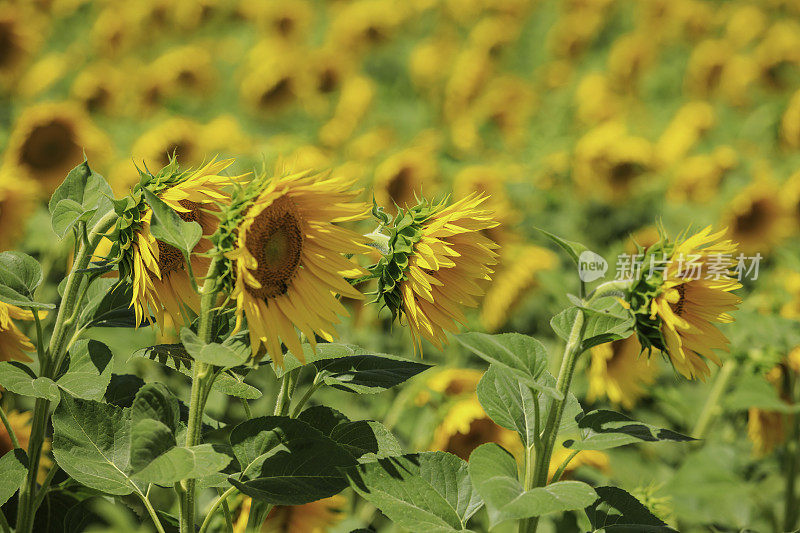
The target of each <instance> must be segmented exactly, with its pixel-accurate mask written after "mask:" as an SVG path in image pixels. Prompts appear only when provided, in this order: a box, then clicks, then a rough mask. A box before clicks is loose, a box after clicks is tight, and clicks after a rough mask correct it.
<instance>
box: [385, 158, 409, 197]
mask: <svg viewBox="0 0 800 533" xmlns="http://www.w3.org/2000/svg"><path fill="white" fill-rule="evenodd" d="M413 177H414V170H413V169H412V168H411V167H407V166H406V167H403V168H401V169H400V170H399V171H398V172H397V173H396V174H395V175H394V176H393V177H392V179H391V180H389V184H388V185H387V186H386V193H387V194H388V195H389V198H391V199H392V201H393V202H394V203H396V204H397V205H399V206H401V207H402V206H404V205H406V204H408V203H410V202H411V200H412V199H413V196H414V191H413V190H412V189H413V186H412V183H413Z"/></svg>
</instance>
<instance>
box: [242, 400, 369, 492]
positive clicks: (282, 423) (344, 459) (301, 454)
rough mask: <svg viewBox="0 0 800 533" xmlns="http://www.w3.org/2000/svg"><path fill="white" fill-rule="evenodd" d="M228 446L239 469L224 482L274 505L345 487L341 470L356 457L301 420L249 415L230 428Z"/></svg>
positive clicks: (352, 464) (349, 465)
mask: <svg viewBox="0 0 800 533" xmlns="http://www.w3.org/2000/svg"><path fill="white" fill-rule="evenodd" d="M230 442H231V447H232V449H233V453H234V455H235V456H236V459H237V460H238V461H239V465H240V466H241V468H242V471H241V473H240V474H238V475H237V476H236V477H230V478H229V481H230V482H231V483H232V484H233V485H235V486H236V487H237V488H238V489H239V490H240V491H241V492H242V493H244V494H247V495H248V496H251V497H253V498H256V499H259V500H263V501H266V502H268V503H272V504H275V505H302V504H305V503H309V502H313V501H316V500H319V499H322V498H327V497H330V496H333V495H335V494H337V493H338V492H340V491H341V490H342V489H344V488H345V487H346V486H347V481H346V480H345V477H344V474H343V473H342V470H341V469H347V468H352V467H353V466H355V465H356V464H357V463H356V460H355V459H354V458H353V456H352V455H351V454H350V453H349V452H348V451H347V450H345V449H344V448H343V447H342V446H340V445H339V444H337V443H336V442H334V441H333V440H332V439H331V438H329V437H327V436H325V435H323V434H322V433H321V432H320V431H318V430H316V429H314V428H313V427H311V426H310V425H308V424H306V423H305V422H303V421H301V420H295V419H292V418H289V417H282V416H265V417H260V418H253V419H250V420H247V421H245V422H242V423H241V424H239V425H238V426H236V427H235V428H234V429H233V431H232V432H231V435H230Z"/></svg>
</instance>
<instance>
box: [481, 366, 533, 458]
mask: <svg viewBox="0 0 800 533" xmlns="http://www.w3.org/2000/svg"><path fill="white" fill-rule="evenodd" d="M538 396H539V395H538V394H537V393H536V392H535V391H533V390H532V389H531V388H530V387H528V385H526V384H525V383H523V382H522V381H520V380H518V379H517V378H516V376H515V375H514V374H513V373H512V372H511V371H510V370H508V369H506V368H505V367H502V366H498V365H496V364H494V363H493V364H491V365H489V370H487V371H486V373H485V374H484V375H483V377H482V378H481V380H480V382H479V383H478V400H479V401H480V403H481V406H482V407H483V410H484V411H486V414H487V415H489V418H491V419H492V420H494V421H495V423H496V424H498V425H500V426H502V427H504V428H506V429H510V430H512V431H516V432H517V433H519V436H520V438H521V439H522V442H523V444H525V446H529V445H531V444H533V441H534V436H535V435H536V431H535V428H536V424H537V414H536V411H537V410H538V417H539V419H540V420H539V422H538V424H539V431H540V432H541V429H542V426H543V425H544V417H545V416H546V412H545V411H544V405H543V403H542V402H541V401H540V400H539V397H538ZM537 402H538V404H537Z"/></svg>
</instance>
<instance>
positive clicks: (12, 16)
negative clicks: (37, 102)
mask: <svg viewBox="0 0 800 533" xmlns="http://www.w3.org/2000/svg"><path fill="white" fill-rule="evenodd" d="M21 6H22V4H20V6H15V5H13V4H4V5H3V6H2V8H0V86H5V87H6V88H7V86H8V85H10V84H11V83H12V82H14V81H16V79H17V76H18V75H19V74H20V72H21V70H22V69H23V68H24V67H25V65H26V64H27V62H28V60H29V59H30V58H31V57H32V55H33V53H34V52H35V50H36V49H37V48H38V46H39V44H40V43H41V37H40V35H41V34H40V32H38V31H37V28H36V27H35V26H34V25H33V24H32V20H31V17H30V16H29V13H28V12H27V11H26V10H23V9H21Z"/></svg>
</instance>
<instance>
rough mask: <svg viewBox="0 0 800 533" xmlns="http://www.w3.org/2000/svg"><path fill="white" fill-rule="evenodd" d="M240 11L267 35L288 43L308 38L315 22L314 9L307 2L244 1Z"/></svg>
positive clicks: (290, 0) (300, 0)
mask: <svg viewBox="0 0 800 533" xmlns="http://www.w3.org/2000/svg"><path fill="white" fill-rule="evenodd" d="M239 11H240V12H241V13H242V14H243V15H244V16H245V17H247V18H250V19H252V20H253V21H254V22H255V23H256V24H257V25H258V27H259V28H260V29H261V30H263V31H264V32H265V33H266V34H267V35H269V36H274V37H278V38H281V39H286V40H287V41H299V40H300V39H302V38H304V37H306V35H307V33H308V30H309V28H310V27H311V25H312V23H313V21H314V7H313V6H312V5H311V3H310V2H307V1H306V0H284V1H282V2H260V1H258V0H242V1H240V2H239Z"/></svg>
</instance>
